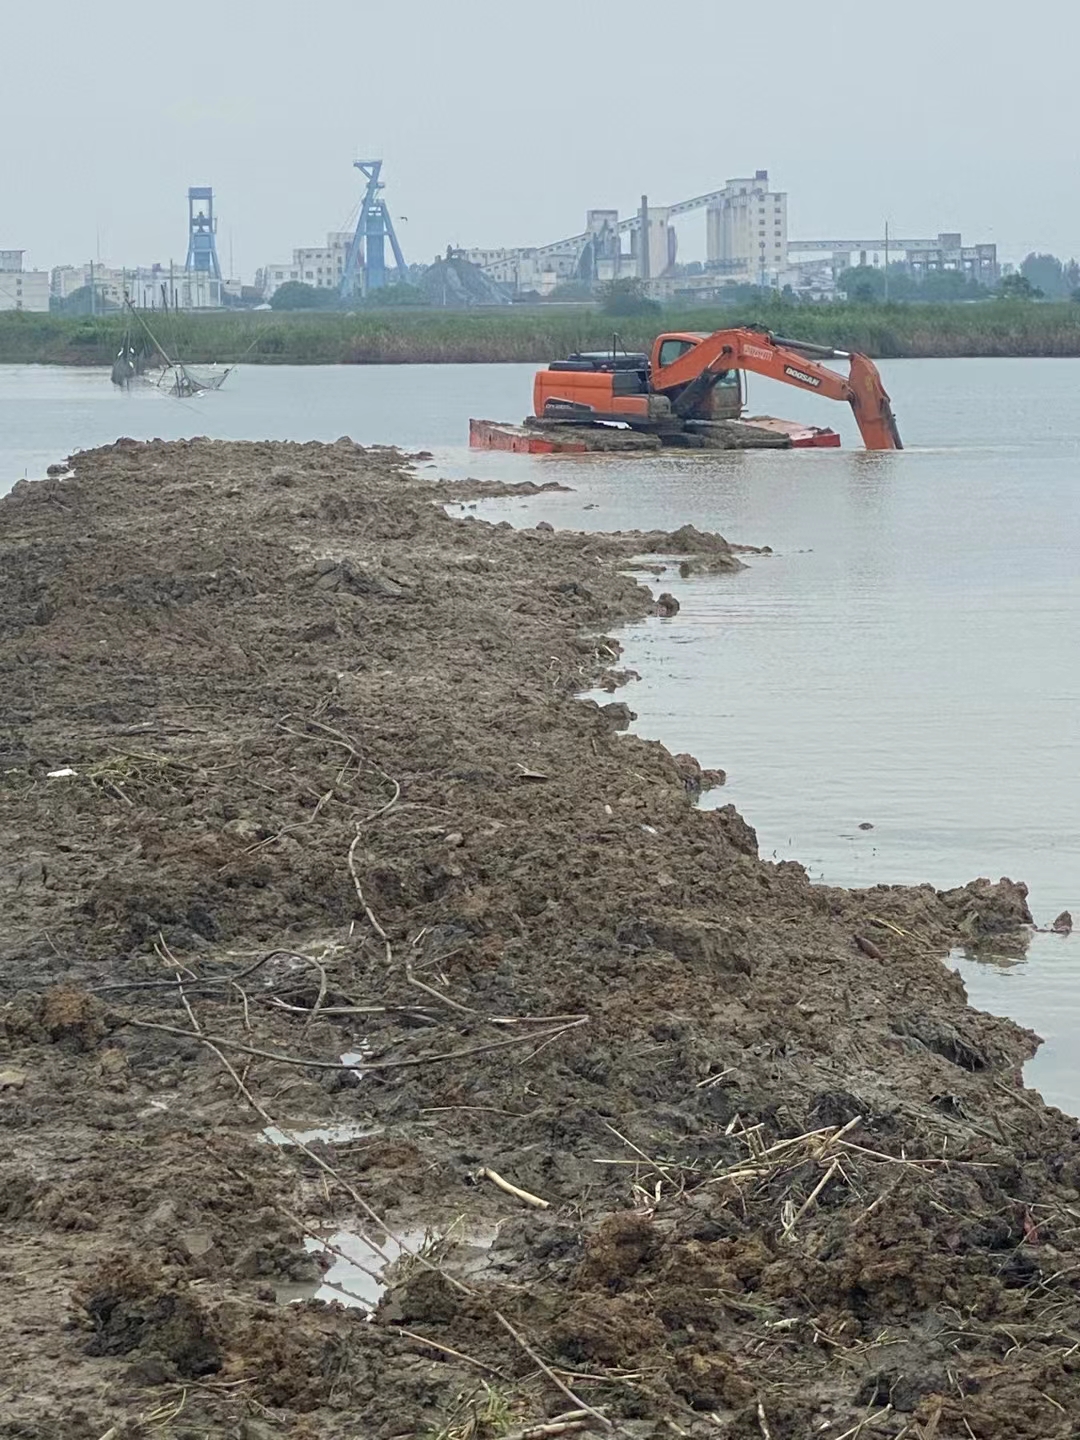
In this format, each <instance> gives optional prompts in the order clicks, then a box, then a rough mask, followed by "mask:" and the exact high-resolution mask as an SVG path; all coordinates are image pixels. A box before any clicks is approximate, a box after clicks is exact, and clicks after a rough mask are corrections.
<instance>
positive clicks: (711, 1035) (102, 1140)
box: [0, 441, 1080, 1440]
mask: <svg viewBox="0 0 1080 1440" xmlns="http://www.w3.org/2000/svg"><path fill="white" fill-rule="evenodd" d="M465 493H468V492H465ZM454 498H455V496H454V492H453V489H452V487H448V486H446V485H440V486H433V485H429V484H427V483H425V482H422V481H420V480H418V479H417V478H416V477H415V475H414V474H413V473H412V472H411V471H410V470H409V468H408V466H407V464H406V463H405V461H404V459H403V457H401V456H399V455H398V454H397V453H396V452H393V451H384V450H361V449H359V448H357V447H355V446H353V445H352V444H351V443H349V442H339V443H338V444H336V445H333V446H318V445H303V446H299V445H277V444H258V445H234V444H222V443H211V442H209V441H194V442H190V443H181V444H173V445H163V444H157V443H155V444H152V445H148V446H141V445H136V444H134V443H133V442H119V443H118V444H117V445H116V446H115V447H111V448H109V449H107V450H102V451H98V452H93V453H90V454H86V455H82V456H79V457H77V459H76V461H75V464H74V472H73V474H72V475H71V476H69V477H68V478H56V479H52V480H48V481H45V482H42V483H39V484H25V483H24V484H21V485H19V486H17V487H16V489H15V490H14V491H13V492H12V494H11V495H10V496H9V497H8V498H7V499H5V500H4V501H3V502H0V846H2V855H3V861H2V869H0V917H2V918H0V1005H2V1009H0V1126H2V1127H3V1128H2V1137H3V1146H2V1153H0V1218H2V1222H3V1224H2V1228H0V1273H2V1274H3V1277H4V1281H5V1283H4V1285H3V1286H2V1287H0V1346H2V1352H3V1354H4V1357H5V1362H6V1363H5V1366H4V1369H3V1373H2V1374H0V1436H6V1437H7V1436H9V1437H15V1436H19V1437H41V1440H45V1437H49V1440H52V1437H58V1436H61V1435H62V1436H64V1437H71V1440H83V1437H86V1440H100V1437H102V1436H104V1435H105V1434H106V1433H108V1434H110V1435H113V1436H117V1437H119V1436H121V1435H123V1436H125V1437H128V1436H130V1437H136V1436H149V1435H156V1436H166V1437H177V1440H179V1437H190V1440H194V1437H196V1436H198V1437H203V1436H229V1437H236V1440H269V1437H277V1436H288V1437H295V1440H300V1437H320V1440H321V1437H327V1440H346V1437H348V1440H355V1437H359V1436H363V1437H371V1440H390V1437H397V1436H402V1437H404V1436H428V1437H436V1436H438V1437H442V1440H486V1437H497V1436H506V1435H520V1434H536V1435H540V1434H556V1433H559V1434H588V1435H597V1436H599V1435H604V1434H616V1435H619V1436H625V1437H634V1440H651V1437H660V1436H678V1435H684V1436H687V1435H688V1436H720V1437H723V1436H727V1437H732V1440H761V1437H766V1440H770V1437H771V1440H803V1437H806V1436H810V1435H817V1436H822V1437H824V1440H841V1437H848V1440H850V1437H853V1436H855V1435H857V1434H858V1435H862V1436H870V1435H873V1436H885V1437H893V1440H899V1437H901V1436H908V1437H910V1440H917V1437H923V1440H929V1437H931V1436H933V1437H936V1440H954V1437H955V1440H961V1437H977V1440H1006V1437H1008V1440H1021V1437H1026V1440H1045V1437H1054V1436H1061V1437H1064V1436H1068V1435H1072V1434H1074V1433H1075V1416H1076V1414H1077V1413H1078V1411H1080V1378H1078V1375H1077V1369H1078V1367H1080V1297H1078V1295H1077V1289H1076V1286H1077V1279H1078V1277H1080V1247H1078V1243H1077V1242H1078V1229H1080V1223H1078V1222H1080V1150H1078V1148H1077V1138H1078V1137H1077V1130H1076V1126H1075V1124H1074V1122H1072V1121H1071V1120H1067V1119H1066V1118H1064V1117H1063V1116H1061V1115H1060V1114H1059V1113H1058V1112H1056V1111H1052V1110H1048V1109H1046V1108H1045V1107H1044V1106H1043V1105H1042V1103H1041V1102H1040V1100H1039V1099H1038V1097H1037V1096H1036V1095H1034V1094H1033V1093H1032V1092H1030V1091H1026V1090H1025V1089H1024V1088H1023V1086H1022V1083H1021V1078H1020V1066H1021V1064H1022V1062H1023V1060H1024V1059H1025V1058H1026V1057H1027V1056H1028V1055H1029V1054H1030V1053H1031V1050H1032V1048H1033V1045H1034V1037H1032V1036H1031V1035H1029V1034H1027V1033H1025V1032H1022V1031H1020V1030H1018V1029H1017V1028H1016V1027H1015V1026H1012V1025H1011V1024H1009V1023H1008V1022H1006V1021H1002V1020H998V1019H993V1018H991V1017H989V1016H986V1015H981V1014H978V1013H975V1012H973V1011H971V1010H969V1009H967V1007H966V1005H965V1002H964V994H963V989H962V986H961V985H960V982H959V980H958V979H957V977H956V976H955V975H953V974H951V973H950V972H949V971H948V970H947V969H946V967H945V966H944V965H942V963H941V956H942V955H943V954H944V953H945V952H946V950H947V948H948V947H949V946H950V945H951V944H954V943H958V942H967V943H980V942H987V941H989V943H992V944H998V943H1005V942H1004V941H1003V940H1002V937H1013V936H1015V935H1016V934H1017V933H1021V932H1022V927H1023V925H1024V924H1025V923H1026V922H1027V921H1028V920H1029V919H1030V917H1029V916H1028V914H1027V909H1026V902H1025V892H1024V890H1023V887H1022V886H1014V885H1012V884H1010V883H1008V882H1002V883H1000V884H997V885H991V884H989V882H985V881H984V882H976V883H973V884H972V885H970V886H968V887H965V888H964V889H962V890H957V891H952V892H948V893H938V892H936V891H934V890H933V889H931V888H929V887H923V888H918V889H901V888H887V887H879V888H877V889H873V890H869V891H863V892H846V891H842V890H836V889H826V888H824V887H812V886H811V885H810V884H809V882H808V880H807V877H806V875H805V873H804V871H803V870H802V868H801V867H800V866H798V865H795V864H791V863H784V864H779V865H777V864H769V863H765V862H763V861H761V860H760V859H759V858H758V855H757V851H756V844H755V837H754V834H753V831H752V830H751V829H750V827H749V826H747V825H746V824H745V822H744V821H743V820H742V819H741V818H740V817H739V816H738V815H737V814H736V813H735V812H734V810H733V809H732V808H731V807H721V808H719V809H716V810H711V811H708V812H703V811H700V810H698V809H696V808H695V807H694V800H695V797H696V795H697V793H698V790H699V788H700V786H701V785H702V783H703V781H704V782H705V783H707V778H708V777H703V776H702V775H701V772H700V771H699V769H698V767H697V765H696V762H694V761H693V760H692V759H691V758H690V757H688V756H679V757H673V756H672V755H670V754H669V753H668V752H667V751H666V750H664V749H663V747H661V746H659V745H657V744H653V743H648V742H645V741H642V740H640V739H638V738H636V737H633V736H628V735H625V734H620V733H618V732H619V731H620V729H622V728H625V725H626V723H627V720H628V714H627V711H626V707H625V705H624V703H623V702H621V701H617V700H613V702H612V703H611V705H610V706H607V707H599V706H595V705H587V704H584V703H582V702H580V701H578V700H575V699H574V698H573V697H574V695H575V693H576V692H579V691H580V690H581V689H583V688H585V687H586V686H591V685H594V684H596V683H606V685H607V686H608V687H609V688H611V689H615V688H617V687H618V685H619V683H620V680H621V679H622V676H621V674H620V672H619V656H618V646H617V644H616V643H615V642H614V641H613V640H612V639H610V638H607V637H606V636H605V631H606V630H607V629H608V628H609V627H612V626H614V625H616V624H618V623H620V622H622V621H624V620H627V619H629V618H633V617H640V616H642V615H644V614H646V613H648V612H649V610H650V609H651V607H652V604H653V601H652V598H651V596H650V595H649V593H648V592H647V591H646V590H645V589H644V588H642V587H641V586H639V585H638V584H637V583H636V582H635V581H634V580H633V579H632V578H630V577H629V576H628V575H627V574H626V573H625V570H626V567H627V562H628V560H629V558H630V557H631V556H632V555H635V554H639V553H642V552H644V551H649V550H652V551H654V552H657V553H660V552H672V551H675V552H679V553H689V554H690V555H691V556H692V561H691V563H693V564H695V565H703V566H708V567H710V568H712V569H727V570H731V571H732V572H733V573H732V578H731V583H732V584H738V583H739V577H738V575H737V573H735V572H736V571H737V570H738V568H739V567H740V563H741V562H740V561H739V560H738V558H737V556H736V555H735V553H734V551H733V550H732V548H731V547H729V546H728V545H727V544H726V542H724V541H723V540H721V539H720V538H719V537H713V536H703V535H701V534H699V533H698V532H696V531H693V530H690V529H686V530H683V531H680V532H677V533H676V534H675V535H673V536H663V535H649V536H628V535H622V536H607V537H605V536H597V535H579V534H563V533H556V532H553V531H551V530H550V529H546V528H538V529H536V530H533V531H526V532H517V531H514V530H512V529H511V528H510V527H509V526H507V525H500V526H490V525H486V524H484V523H481V522H479V521H477V520H475V519H468V518H466V519H450V518H448V517H447V515H446V514H445V513H444V511H443V510H442V509H441V508H440V506H439V505H438V504H436V503H435V501H436V500H438V501H440V502H443V503H445V502H447V501H450V500H453V499H454ZM626 694H627V697H628V698H629V699H630V700H631V701H632V691H627V692H626ZM342 1056H346V1057H347V1062H346V1063H345V1064H343V1063H342V1058H341V1057H342ZM271 1125H272V1126H276V1127H278V1129H279V1130H283V1131H285V1132H292V1131H296V1130H302V1131H304V1132H309V1131H313V1130H318V1129H326V1128H328V1127H335V1126H342V1127H344V1128H343V1129H342V1130H341V1131H340V1132H337V1133H339V1134H340V1136H341V1139H340V1141H339V1142H337V1143H334V1142H331V1143H327V1142H326V1141H324V1140H322V1139H320V1138H318V1137H315V1138H312V1139H311V1140H309V1141H306V1142H303V1143H295V1144H287V1145H280V1144H277V1145H275V1144H271V1143H268V1141H267V1140H266V1138H265V1137H264V1135H263V1131H264V1130H265V1129H266V1127H268V1126H271ZM278 1138H280V1137H278ZM493 1176H496V1177H500V1178H501V1180H503V1181H505V1182H507V1183H508V1184H509V1185H510V1186H513V1187H516V1189H517V1191H519V1192H524V1193H525V1197H526V1198H524V1199H523V1198H521V1196H520V1194H515V1193H512V1192H511V1191H510V1190H507V1189H506V1188H505V1187H504V1186H502V1185H500V1183H499V1180H498V1179H495V1178H493ZM529 1197H531V1199H530V1198H529ZM534 1201H539V1202H542V1203H540V1204H536V1203H533V1202H534ZM387 1229H389V1230H390V1231H391V1232H393V1233H395V1234H397V1235H398V1236H399V1237H400V1236H403V1235H405V1234H406V1233H407V1234H408V1235H410V1236H411V1237H412V1243H411V1244H410V1245H408V1246H407V1247H406V1250H405V1253H400V1254H399V1249H400V1247H399V1246H398V1245H397V1244H396V1243H395V1242H393V1241H391V1240H388V1239H387ZM360 1230H363V1231H364V1232H365V1233H366V1235H367V1236H368V1238H369V1240H370V1241H371V1242H372V1243H377V1244H379V1245H380V1246H381V1247H382V1248H384V1249H385V1250H386V1252H387V1254H388V1255H392V1256H396V1257H397V1258H396V1259H394V1260H393V1263H392V1264H391V1266H390V1268H389V1269H388V1270H387V1271H386V1273H385V1275H384V1276H383V1280H384V1281H385V1283H386V1288H385V1290H384V1292H383V1294H382V1297H381V1299H380V1300H379V1301H378V1303H377V1305H376V1307H375V1309H374V1311H373V1313H371V1314H369V1313H367V1312H365V1310H363V1309H362V1308H360V1307H357V1306H352V1307H345V1306H343V1305H341V1306H339V1305H336V1304H326V1303H322V1302H313V1301H302V1302H301V1303H299V1304H286V1303H284V1301H285V1299H286V1298H291V1297H294V1296H295V1295H297V1294H301V1295H302V1294H304V1293H305V1291H304V1289H303V1287H304V1286H305V1285H307V1286H309V1287H310V1290H309V1292H307V1293H314V1289H315V1287H316V1285H317V1283H318V1280H319V1276H320V1273H321V1271H320V1266H319V1263H318V1261H317V1259H316V1257H315V1256H314V1255H313V1254H312V1253H311V1252H310V1251H309V1250H308V1249H307V1248H306V1247H305V1240H309V1241H310V1240H311V1239H312V1238H318V1237H324V1236H326V1235H332V1234H338V1235H341V1234H343V1233H345V1232H353V1233H355V1232H358V1231H360ZM425 1232H427V1233H428V1234H429V1235H430V1237H431V1238H430V1240H429V1241H424V1242H418V1241H417V1240H416V1237H417V1235H419V1234H423V1233H425ZM477 1236H483V1237H484V1239H483V1242H482V1243H478V1242H477V1240H476V1237H477ZM492 1236H494V1238H493V1239H492ZM350 1253H355V1250H353V1251H351V1252H350ZM364 1253H365V1254H369V1255H370V1253H371V1251H370V1250H365V1251H364ZM341 1258H342V1257H341V1256H336V1257H335V1255H334V1254H332V1253H330V1252H326V1253H325V1255H324V1259H323V1262H322V1264H323V1266H329V1265H331V1264H333V1263H334V1262H335V1260H340V1259H341ZM368 1293H369V1294H370V1293H372V1292H371V1291H370V1289H369V1291H368ZM552 1425H555V1426H561V1427H562V1428H561V1429H555V1430H551V1429H549V1430H544V1429H542V1428H541V1429H537V1428H536V1427H543V1426H552Z"/></svg>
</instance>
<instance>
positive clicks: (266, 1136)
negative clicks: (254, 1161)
mask: <svg viewBox="0 0 1080 1440" xmlns="http://www.w3.org/2000/svg"><path fill="white" fill-rule="evenodd" d="M377 1134H379V1131H378V1130H377V1129H375V1128H373V1127H372V1126H371V1125H370V1124H368V1123H366V1122H365V1121H363V1120H343V1121H342V1122H341V1124H340V1125H321V1126H319V1127H318V1128H317V1129H315V1130H281V1129H279V1128H278V1126H277V1125H267V1127H266V1128H265V1130H263V1132H262V1134H261V1135H260V1136H259V1139H260V1140H263V1141H265V1142H266V1143H267V1144H270V1145H295V1144H296V1143H297V1142H300V1143H302V1144H304V1145H310V1144H311V1143H312V1141H314V1140H325V1141H326V1143H327V1144H328V1145H340V1144H341V1143H342V1142H343V1141H345V1140H362V1139H363V1138H364V1137H365V1136H366V1135H377Z"/></svg>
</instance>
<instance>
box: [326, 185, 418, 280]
mask: <svg viewBox="0 0 1080 1440" xmlns="http://www.w3.org/2000/svg"><path fill="white" fill-rule="evenodd" d="M382 163H383V162H382V161H381V160H354V161H353V166H354V168H355V169H357V170H359V171H360V173H361V175H363V177H364V179H365V180H366V181H367V188H366V189H365V191H364V199H363V202H362V204H361V206H360V215H359V218H358V219H357V222H356V233H355V234H354V235H353V238H352V244H351V245H350V246H349V253H348V255H347V256H346V259H345V273H344V274H343V275H342V277H341V295H342V298H343V299H349V298H351V297H352V296H355V295H360V296H364V295H369V294H370V293H371V292H372V291H373V290H381V289H382V288H383V286H384V285H385V284H386V283H387V279H386V241H387V240H389V241H390V248H391V250H392V251H393V252H394V265H395V267H396V269H397V274H398V279H399V280H404V279H405V276H406V273H407V267H406V265H405V256H404V255H403V254H402V253H401V246H400V245H399V244H398V238H397V235H396V234H395V233H394V222H393V221H392V220H391V219H390V211H389V210H388V209H387V208H386V201H385V200H384V199H383V198H382V195H381V193H380V192H381V191H382V190H383V189H384V188H385V187H384V185H383V182H382V181H381V180H380V179H379V173H380V171H381V170H382Z"/></svg>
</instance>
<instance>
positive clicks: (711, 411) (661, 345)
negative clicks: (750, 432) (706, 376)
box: [650, 331, 746, 420]
mask: <svg viewBox="0 0 1080 1440" xmlns="http://www.w3.org/2000/svg"><path fill="white" fill-rule="evenodd" d="M708 338H709V336H708V335H707V334H706V333H705V332H704V331H694V332H692V333H691V332H687V333H686V334H683V335H660V336H658V337H657V339H656V341H655V343H654V344H653V355H652V365H651V368H650V377H651V376H652V375H654V374H655V373H656V372H657V371H659V370H664V369H666V368H667V366H669V365H674V363H675V361H676V360H681V359H682V357H683V356H684V355H686V354H688V353H689V352H690V351H691V350H696V349H697V347H698V346H699V345H700V344H701V342H702V341H703V340H707V339H708ZM710 379H711V385H710V387H709V389H708V391H707V392H706V393H705V394H704V395H703V396H702V397H701V400H700V401H699V403H698V405H697V408H696V411H695V413H696V414H697V415H698V417H699V418H700V419H702V420H738V419H740V418H741V417H742V413H743V408H744V407H745V405H746V387H745V384H744V381H743V377H742V372H741V371H740V370H720V371H718V372H714V373H713V374H712V375H711V377H710ZM682 388H685V387H682ZM665 393H667V394H668V395H669V398H670V399H671V400H672V401H674V400H676V399H677V398H678V394H679V391H677V390H676V391H668V392H665Z"/></svg>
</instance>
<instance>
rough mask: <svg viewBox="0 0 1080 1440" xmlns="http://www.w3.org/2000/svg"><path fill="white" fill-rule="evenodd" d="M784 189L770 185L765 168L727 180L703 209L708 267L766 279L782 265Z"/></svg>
mask: <svg viewBox="0 0 1080 1440" xmlns="http://www.w3.org/2000/svg"><path fill="white" fill-rule="evenodd" d="M787 211H788V207H787V195H786V193H785V192H783V191H780V190H770V189H769V172H768V171H767V170H757V171H755V172H754V176H753V178H752V179H749V178H747V179H736V180H729V181H728V182H727V184H726V185H725V186H724V188H723V190H721V191H720V192H719V194H718V195H717V196H716V197H715V198H714V199H713V201H712V202H711V203H710V204H709V206H708V207H707V209H706V211H705V254H706V261H705V263H706V266H707V267H708V268H709V269H715V270H719V271H722V272H724V273H726V274H727V275H729V276H730V277H731V278H732V279H742V280H747V281H749V282H750V283H752V284H757V285H765V284H770V283H771V282H772V281H773V280H774V278H775V277H776V275H777V274H778V273H779V272H780V271H781V270H782V269H784V267H785V266H786V265H787V253H788V250H787V247H788V213H787Z"/></svg>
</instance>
